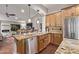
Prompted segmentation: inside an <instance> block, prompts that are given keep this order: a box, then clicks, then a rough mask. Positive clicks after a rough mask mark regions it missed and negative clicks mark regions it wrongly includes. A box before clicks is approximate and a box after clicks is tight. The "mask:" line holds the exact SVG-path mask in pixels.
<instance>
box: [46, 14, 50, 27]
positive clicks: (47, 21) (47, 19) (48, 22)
mask: <svg viewBox="0 0 79 59" xmlns="http://www.w3.org/2000/svg"><path fill="white" fill-rule="evenodd" d="M50 22H51V19H50V15H47V16H46V26H49V25H50V24H51V23H50Z"/></svg>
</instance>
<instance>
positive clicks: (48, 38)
mask: <svg viewBox="0 0 79 59" xmlns="http://www.w3.org/2000/svg"><path fill="white" fill-rule="evenodd" d="M49 43H50V36H49V34H46V35H45V38H44V47H46V46H47V45H48V44H49Z"/></svg>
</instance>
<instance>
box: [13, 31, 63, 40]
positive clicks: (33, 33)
mask: <svg viewBox="0 0 79 59" xmlns="http://www.w3.org/2000/svg"><path fill="white" fill-rule="evenodd" d="M48 33H62V31H60V30H57V31H56V30H53V31H50V32H32V33H27V34H26V33H24V34H19V35H13V36H14V37H15V38H16V39H17V40H21V39H28V38H32V37H35V36H40V35H44V34H48Z"/></svg>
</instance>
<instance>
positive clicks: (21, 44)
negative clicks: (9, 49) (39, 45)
mask: <svg viewBox="0 0 79 59" xmlns="http://www.w3.org/2000/svg"><path fill="white" fill-rule="evenodd" d="M16 45H17V53H20V54H24V53H26V41H25V39H23V40H20V41H19V40H18V41H17V43H16Z"/></svg>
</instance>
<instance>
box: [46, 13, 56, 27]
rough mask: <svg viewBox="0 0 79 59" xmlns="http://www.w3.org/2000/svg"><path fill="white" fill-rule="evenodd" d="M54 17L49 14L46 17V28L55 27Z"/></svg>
mask: <svg viewBox="0 0 79 59" xmlns="http://www.w3.org/2000/svg"><path fill="white" fill-rule="evenodd" d="M55 20H56V15H55V14H51V15H47V16H46V26H55V25H56V23H55V22H56V21H55Z"/></svg>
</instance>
